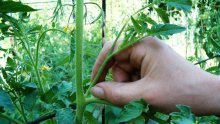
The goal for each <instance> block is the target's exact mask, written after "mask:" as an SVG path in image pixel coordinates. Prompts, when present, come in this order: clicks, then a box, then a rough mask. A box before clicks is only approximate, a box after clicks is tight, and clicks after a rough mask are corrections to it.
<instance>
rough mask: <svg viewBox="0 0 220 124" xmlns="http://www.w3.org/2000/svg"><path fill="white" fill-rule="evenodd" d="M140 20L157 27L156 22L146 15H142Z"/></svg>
mask: <svg viewBox="0 0 220 124" xmlns="http://www.w3.org/2000/svg"><path fill="white" fill-rule="evenodd" d="M139 20H141V21H143V22H147V23H149V24H152V25H155V24H157V22H156V21H154V20H153V19H152V18H150V17H148V16H147V15H146V14H144V13H141V15H140V17H139Z"/></svg>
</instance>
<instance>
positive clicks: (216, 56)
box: [194, 55, 220, 65]
mask: <svg viewBox="0 0 220 124" xmlns="http://www.w3.org/2000/svg"><path fill="white" fill-rule="evenodd" d="M214 58H220V55H215V56H213V57H210V58H208V59H205V60H202V61H199V62H197V63H195V64H194V65H199V64H202V63H204V62H207V61H209V60H211V59H214Z"/></svg>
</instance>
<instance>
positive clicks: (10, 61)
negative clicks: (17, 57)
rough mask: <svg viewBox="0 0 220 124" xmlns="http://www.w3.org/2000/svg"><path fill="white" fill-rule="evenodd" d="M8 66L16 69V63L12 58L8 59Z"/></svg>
mask: <svg viewBox="0 0 220 124" xmlns="http://www.w3.org/2000/svg"><path fill="white" fill-rule="evenodd" d="M7 65H9V66H10V67H12V68H16V63H15V62H14V60H13V59H12V58H10V57H8V58H7Z"/></svg>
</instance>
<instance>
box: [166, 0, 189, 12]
mask: <svg viewBox="0 0 220 124" xmlns="http://www.w3.org/2000/svg"><path fill="white" fill-rule="evenodd" d="M166 2H167V5H168V6H169V7H175V8H177V9H179V10H183V11H185V12H189V11H190V10H191V8H192V1H191V0H166Z"/></svg>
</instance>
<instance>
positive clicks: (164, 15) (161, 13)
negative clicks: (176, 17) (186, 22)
mask: <svg viewBox="0 0 220 124" xmlns="http://www.w3.org/2000/svg"><path fill="white" fill-rule="evenodd" d="M154 9H155V10H156V12H157V14H158V16H160V18H161V19H162V21H163V22H164V23H169V22H170V20H169V15H168V14H167V12H166V11H165V10H163V9H160V8H154Z"/></svg>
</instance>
